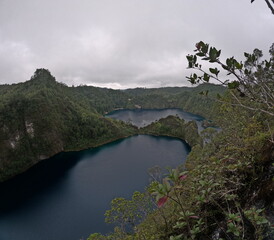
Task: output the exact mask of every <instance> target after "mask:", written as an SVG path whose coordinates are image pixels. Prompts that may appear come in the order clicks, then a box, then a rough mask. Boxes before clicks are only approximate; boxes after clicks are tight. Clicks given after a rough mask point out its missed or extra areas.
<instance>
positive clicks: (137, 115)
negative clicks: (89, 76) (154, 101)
mask: <svg viewBox="0 0 274 240" xmlns="http://www.w3.org/2000/svg"><path fill="white" fill-rule="evenodd" d="M169 115H172V116H178V117H179V118H181V119H184V120H185V121H186V122H188V121H196V123H197V126H198V130H199V132H200V131H201V130H203V129H204V128H203V127H202V121H203V120H204V118H203V117H202V116H200V115H196V114H192V113H189V112H185V111H183V110H181V109H178V108H172V109H134V110H128V109H124V110H117V111H114V112H111V113H109V114H107V115H106V116H107V117H111V118H114V119H119V120H122V121H124V122H129V123H131V124H133V125H135V126H137V127H144V126H147V125H149V124H150V123H152V122H154V121H156V120H159V119H161V118H165V117H167V116H169Z"/></svg>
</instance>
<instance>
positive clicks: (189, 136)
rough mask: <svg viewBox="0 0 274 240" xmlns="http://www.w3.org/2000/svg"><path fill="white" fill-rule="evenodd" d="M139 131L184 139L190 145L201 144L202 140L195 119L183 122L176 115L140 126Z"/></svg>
mask: <svg viewBox="0 0 274 240" xmlns="http://www.w3.org/2000/svg"><path fill="white" fill-rule="evenodd" d="M139 133H143V134H149V135H156V136H169V137H175V138H180V139H182V140H185V141H186V142H187V143H188V144H189V145H190V146H195V145H202V144H203V141H202V138H201V136H200V135H199V133H198V127H197V124H196V122H195V121H190V122H187V123H186V122H185V121H184V120H183V119H180V118H179V117H176V116H168V117H166V118H163V119H160V120H159V121H156V122H153V123H151V124H150V125H148V126H146V127H144V128H141V129H140V131H139Z"/></svg>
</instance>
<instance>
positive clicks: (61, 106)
mask: <svg viewBox="0 0 274 240" xmlns="http://www.w3.org/2000/svg"><path fill="white" fill-rule="evenodd" d="M204 88H210V89H216V91H215V93H216V92H218V93H219V92H223V91H224V89H223V88H222V87H219V86H215V85H210V84H208V85H202V86H199V87H197V88H162V89H131V90H125V91H121V90H112V89H106V88H96V87H91V86H79V87H68V86H66V85H65V84H62V83H58V82H57V81H56V80H55V78H54V77H53V76H52V75H51V73H50V72H49V71H48V70H46V69H37V70H36V72H35V73H34V75H33V76H32V77H31V79H30V80H29V81H27V82H24V83H19V84H13V85H0V152H1V155H0V181H4V180H6V179H8V178H10V177H12V176H14V175H16V174H18V173H20V172H22V171H24V170H26V169H28V168H29V167H31V166H33V165H34V164H36V163H37V162H38V161H40V160H42V159H45V158H48V157H50V156H52V155H54V154H56V153H58V152H61V151H72V150H81V149H86V148H89V147H95V146H98V145H100V144H103V143H106V142H109V141H113V140H115V139H118V138H123V137H126V136H130V135H132V134H136V133H137V129H136V128H135V127H133V126H130V125H128V124H125V123H123V122H120V121H115V120H113V119H110V118H105V117H104V116H103V114H104V113H106V112H109V111H113V110H115V109H120V108H131V109H132V108H136V106H138V107H139V106H141V107H142V108H167V107H180V108H184V107H186V109H187V110H193V112H195V113H200V114H203V113H205V115H208V113H209V112H210V111H206V112H204V111H203V109H210V106H209V105H210V104H212V102H211V101H212V100H210V101H209V102H207V101H206V100H205V98H204V97H203V96H200V95H199V94H198V92H199V91H201V90H202V89H204ZM213 92H214V91H213ZM196 93H197V94H196ZM202 106H203V107H202Z"/></svg>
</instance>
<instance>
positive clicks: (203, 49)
mask: <svg viewBox="0 0 274 240" xmlns="http://www.w3.org/2000/svg"><path fill="white" fill-rule="evenodd" d="M194 51H195V52H196V53H195V54H194V55H188V56H187V60H188V68H191V69H194V70H198V71H200V72H202V75H201V76H198V75H197V74H196V73H193V74H191V75H190V77H187V78H188V79H189V81H190V82H191V83H192V84H197V83H200V82H209V81H210V79H215V80H216V81H218V82H219V83H220V84H222V85H224V86H226V87H227V88H228V89H229V92H230V93H231V95H232V96H233V98H234V99H235V102H234V103H232V104H234V105H239V106H241V107H244V108H247V109H249V110H253V111H260V112H264V113H266V114H268V115H271V116H274V43H273V44H272V46H271V47H270V50H269V53H270V55H271V56H270V59H269V60H263V61H262V60H261V58H262V56H263V54H262V51H261V50H259V49H254V51H253V53H251V54H249V53H244V56H245V58H246V60H245V62H244V63H243V62H239V61H237V60H236V59H235V58H234V57H231V58H227V59H226V61H225V62H222V61H221V60H220V55H221V50H217V49H216V48H215V47H210V46H209V44H206V43H204V42H202V41H200V42H199V43H197V44H196V49H195V50H194ZM198 58H200V59H201V60H204V61H207V62H209V63H211V64H213V65H214V67H212V68H211V67H210V68H208V71H206V70H204V69H203V68H202V65H201V64H200V63H198V62H197V59H198ZM216 66H217V67H216ZM218 67H222V69H224V70H225V71H226V73H227V75H230V77H228V78H229V79H226V80H223V79H222V78H221V77H220V75H219V73H220V70H219V68H218ZM203 94H205V95H207V92H206V93H203Z"/></svg>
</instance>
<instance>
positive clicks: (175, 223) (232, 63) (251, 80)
mask: <svg viewBox="0 0 274 240" xmlns="http://www.w3.org/2000/svg"><path fill="white" fill-rule="evenodd" d="M196 48H197V49H196V54H195V55H188V56H187V58H188V61H189V67H190V68H195V69H197V70H200V71H201V72H202V73H203V74H202V75H201V76H198V75H197V74H192V75H191V76H190V77H189V80H190V81H191V82H192V83H197V82H209V79H210V78H214V79H215V80H220V81H221V83H222V84H223V85H225V86H227V88H228V92H227V93H226V94H225V95H224V96H223V97H221V96H219V99H218V104H216V105H215V106H214V108H213V109H214V110H213V118H214V120H215V121H216V122H217V123H218V125H219V126H220V127H221V128H222V131H221V132H219V133H217V134H216V132H215V133H214V132H212V131H211V130H210V129H208V130H205V131H203V133H202V137H204V139H203V140H204V141H203V143H206V144H197V145H195V146H194V147H193V148H192V151H191V153H190V155H189V156H188V159H187V162H186V166H179V167H178V168H176V169H171V170H170V172H169V174H167V175H166V176H163V177H159V175H160V174H159V172H158V171H154V172H152V174H153V173H154V174H155V175H154V178H153V179H154V180H155V181H153V182H151V184H150V185H149V186H148V187H147V189H146V190H145V192H144V193H139V192H135V193H134V194H133V197H132V199H129V200H127V199H124V198H117V199H114V200H113V201H112V202H111V209H110V210H108V211H107V212H106V214H105V215H106V222H110V223H115V224H116V228H115V229H114V232H113V233H110V234H108V235H106V236H103V235H101V234H99V233H94V234H92V235H91V236H90V237H89V238H88V240H93V239H99V240H108V239H111V240H120V239H121V240H122V239H123V240H124V239H127V240H131V239H132V240H133V239H144V240H148V239H149V240H160V239H163V240H164V239H169V240H184V239H201V240H204V239H228V240H236V239H247V240H253V239H254V240H255V239H264V240H270V239H273V237H274V232H273V230H274V229H273V228H274V227H273V226H274V225H273V223H274V214H273V213H274V161H273V160H274V119H273V115H274V112H273V91H274V89H273V87H274V86H273V83H274V79H273V77H274V72H273V71H274V45H272V47H271V48H270V54H271V58H270V60H269V61H267V60H264V61H260V58H261V57H262V54H261V51H259V50H256V49H255V50H254V52H253V53H252V54H247V53H245V57H246V61H245V63H242V62H238V61H237V60H235V59H234V58H228V59H227V61H226V63H222V62H220V60H219V56H220V53H221V51H218V50H217V49H215V48H213V47H211V48H209V45H208V44H204V43H203V42H199V43H198V44H197V45H196ZM198 57H201V58H203V59H202V60H205V61H209V62H210V63H215V64H219V65H220V66H221V67H222V68H223V69H224V70H226V71H227V72H228V74H229V75H231V74H232V75H233V76H234V77H236V80H233V81H223V80H221V79H219V76H218V74H219V72H220V70H219V69H218V68H209V72H210V73H207V72H206V71H205V70H203V69H202V66H201V65H200V64H199V63H198V62H197V58H198ZM203 93H204V94H205V95H208V92H207V91H205V92H203ZM141 94H142V93H141ZM167 119H169V120H171V119H172V118H167ZM165 121H166V120H161V121H160V123H154V124H152V125H151V126H149V127H147V129H148V130H149V131H150V132H151V133H154V131H156V132H161V133H163V134H165V133H166V132H170V133H172V132H174V131H175V130H174V129H173V128H172V129H171V128H168V127H167V126H165V124H164V122H165ZM170 122H171V124H174V126H175V125H176V118H173V119H172V120H171V121H170ZM176 126H177V127H178V128H179V129H178V131H179V132H182V131H180V126H179V125H176Z"/></svg>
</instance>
